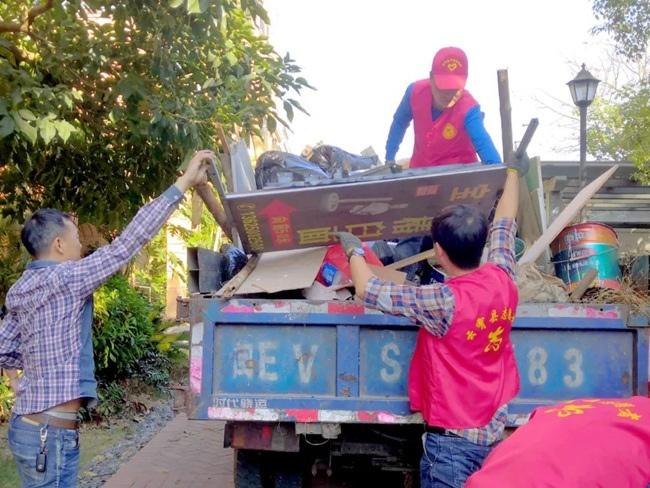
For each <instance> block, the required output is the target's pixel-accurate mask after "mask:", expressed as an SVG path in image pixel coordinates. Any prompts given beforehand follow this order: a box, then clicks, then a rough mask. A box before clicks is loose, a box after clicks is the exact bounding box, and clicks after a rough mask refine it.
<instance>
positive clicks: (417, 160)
mask: <svg viewBox="0 0 650 488" xmlns="http://www.w3.org/2000/svg"><path fill="white" fill-rule="evenodd" d="M432 103H433V95H432V94H431V86H430V85H429V80H428V79H427V80H419V81H416V82H415V84H414V86H413V91H412V92H411V111H412V113H413V125H414V130H415V144H414V147H413V155H412V156H411V164H410V167H411V168H422V167H426V166H441V165H445V164H459V163H475V162H476V161H478V158H477V156H476V151H475V150H474V145H473V144H472V140H471V139H470V137H469V135H468V134H467V132H466V131H465V115H466V114H467V112H468V110H469V109H471V108H472V107H474V106H476V105H478V102H477V101H476V100H474V98H473V97H472V95H471V94H470V93H469V92H468V91H467V90H465V91H464V92H463V94H462V95H461V97H460V98H459V99H458V101H457V102H456V104H455V105H454V106H453V107H451V108H447V109H445V110H444V111H443V112H442V114H441V115H440V117H438V118H437V119H436V120H435V121H433V120H431V106H432Z"/></svg>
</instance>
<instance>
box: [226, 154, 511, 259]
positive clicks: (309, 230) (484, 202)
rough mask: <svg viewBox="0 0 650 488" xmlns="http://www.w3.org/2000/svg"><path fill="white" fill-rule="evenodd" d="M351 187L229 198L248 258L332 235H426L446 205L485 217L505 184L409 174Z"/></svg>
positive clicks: (477, 169)
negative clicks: (460, 205)
mask: <svg viewBox="0 0 650 488" xmlns="http://www.w3.org/2000/svg"><path fill="white" fill-rule="evenodd" d="M348 181H350V183H347V182H346V183H341V184H330V185H320V186H311V187H299V188H288V189H279V190H264V191H257V192H253V193H244V194H229V195H227V196H226V200H227V202H228V203H229V208H230V211H231V212H232V215H233V219H234V220H233V222H234V225H235V226H236V227H237V229H238V230H239V235H240V236H241V238H242V242H243V244H244V249H246V251H247V252H254V253H260V252H267V251H277V250H287V249H299V248H306V247H314V246H326V245H328V244H333V243H334V242H335V240H334V235H333V234H334V232H337V231H347V232H351V233H353V234H355V235H356V236H357V237H359V238H360V239H361V240H363V241H374V240H378V239H395V238H406V237H411V236H419V235H427V234H429V232H430V228H431V220H432V219H433V217H434V216H435V215H437V214H438V213H439V212H440V210H442V209H443V208H444V207H446V206H448V205H450V204H458V203H466V204H474V205H477V206H478V207H479V208H480V209H481V210H482V211H483V212H484V213H485V215H486V216H488V215H489V213H490V211H491V210H492V208H493V207H494V203H495V201H496V195H497V192H499V191H500V190H501V189H502V188H503V184H504V182H505V166H504V165H481V164H469V165H457V166H454V167H451V168H444V169H441V168H426V169H418V170H415V169H412V170H408V171H405V172H403V173H401V174H399V175H392V174H391V175H389V176H375V177H368V178H364V179H359V180H356V179H354V178H350V179H348Z"/></svg>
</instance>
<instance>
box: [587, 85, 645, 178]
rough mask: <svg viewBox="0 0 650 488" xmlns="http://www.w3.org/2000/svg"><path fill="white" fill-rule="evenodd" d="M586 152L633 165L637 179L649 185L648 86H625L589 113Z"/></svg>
mask: <svg viewBox="0 0 650 488" xmlns="http://www.w3.org/2000/svg"><path fill="white" fill-rule="evenodd" d="M590 123H591V124H592V127H591V128H590V130H589V137H588V141H589V149H590V152H592V153H593V154H595V155H596V156H597V157H599V158H604V159H612V160H616V161H621V160H628V161H632V162H634V164H635V165H636V167H637V169H638V171H637V173H636V177H637V179H638V180H639V181H640V182H642V183H644V184H646V185H648V184H650V82H646V83H644V84H642V85H641V86H627V87H625V88H623V89H622V90H619V91H618V92H617V93H616V96H615V97H614V99H613V101H612V102H605V101H603V100H599V101H598V103H597V104H595V106H594V107H593V108H592V110H591V113H590Z"/></svg>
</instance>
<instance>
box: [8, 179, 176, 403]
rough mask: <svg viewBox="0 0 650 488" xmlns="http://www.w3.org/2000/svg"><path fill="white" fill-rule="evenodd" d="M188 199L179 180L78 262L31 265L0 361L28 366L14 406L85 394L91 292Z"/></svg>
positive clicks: (11, 310) (13, 301)
mask: <svg viewBox="0 0 650 488" xmlns="http://www.w3.org/2000/svg"><path fill="white" fill-rule="evenodd" d="M182 198H183V195H182V193H181V192H180V190H179V189H178V188H176V187H175V186H171V187H170V188H168V189H167V191H165V193H163V194H162V195H161V196H160V197H158V198H157V199H155V200H153V201H152V202H150V203H148V204H147V205H145V206H144V207H142V208H141V209H140V211H139V212H138V213H137V214H136V216H135V217H134V218H133V220H132V221H131V223H130V224H129V225H128V226H127V227H126V228H125V229H124V231H123V232H122V234H121V235H120V236H119V237H117V238H116V239H115V240H114V241H113V242H112V243H111V244H109V245H107V246H104V247H101V248H99V249H98V250H97V251H95V252H94V253H93V254H91V255H90V256H88V257H86V258H84V259H81V260H79V261H66V262H64V263H61V264H56V265H54V266H46V267H28V269H27V270H25V272H24V273H23V274H22V276H21V277H20V278H19V279H18V281H16V283H15V284H14V285H13V286H12V287H11V288H10V289H9V292H8V293H7V300H6V304H5V305H6V307H7V312H8V313H7V315H6V317H5V318H4V320H3V321H2V323H1V324H0V367H1V368H6V369H22V370H23V376H22V378H21V380H20V387H19V389H18V392H17V397H16V405H15V406H14V412H15V413H16V414H18V415H26V414H30V413H36V412H42V411H44V410H47V409H48V408H52V407H55V406H56V405H60V404H62V403H65V402H68V401H70V400H75V399H77V398H79V397H80V396H81V385H80V382H81V380H82V378H81V374H80V355H81V349H82V334H81V322H82V315H83V313H82V312H83V310H84V305H85V304H86V301H87V298H88V297H89V296H91V295H92V293H93V292H94V291H95V289H97V288H98V287H99V286H100V285H101V284H102V283H103V282H104V281H106V280H107V279H108V278H109V277H110V276H111V275H113V274H114V273H115V272H117V271H118V270H119V269H120V268H122V267H123V266H124V265H126V264H127V263H128V262H129V261H130V260H131V258H132V257H133V256H134V255H135V254H136V253H137V252H138V251H139V250H140V249H141V248H142V246H144V245H145V244H146V243H147V242H148V241H149V240H151V239H152V238H153V237H154V236H155V235H156V234H157V233H158V231H159V230H160V228H161V227H162V225H163V224H164V223H165V221H166V220H167V219H168V218H169V216H170V215H171V214H172V212H173V211H174V210H175V209H176V207H177V204H178V203H179V202H180V201H181V199H182Z"/></svg>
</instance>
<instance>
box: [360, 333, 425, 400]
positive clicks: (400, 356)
mask: <svg viewBox="0 0 650 488" xmlns="http://www.w3.org/2000/svg"><path fill="white" fill-rule="evenodd" d="M415 337H416V332H415V331H412V330H381V329H380V330H375V329H362V330H361V337H360V343H361V348H360V352H361V357H360V361H359V366H360V368H359V369H360V375H359V383H360V385H359V388H360V392H361V396H362V397H366V396H369V397H387V398H394V399H395V398H396V399H401V400H403V401H406V400H407V397H408V393H407V390H406V378H407V373H408V369H409V364H410V363H411V356H412V355H413V349H414V348H415Z"/></svg>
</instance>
